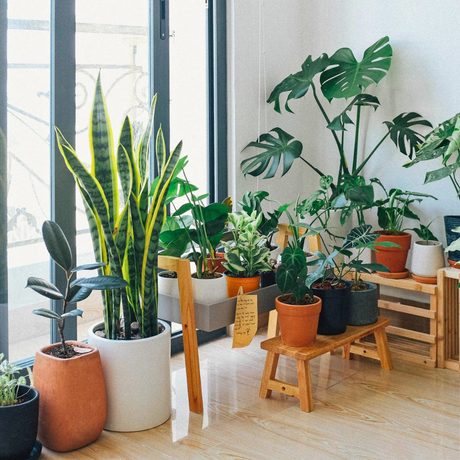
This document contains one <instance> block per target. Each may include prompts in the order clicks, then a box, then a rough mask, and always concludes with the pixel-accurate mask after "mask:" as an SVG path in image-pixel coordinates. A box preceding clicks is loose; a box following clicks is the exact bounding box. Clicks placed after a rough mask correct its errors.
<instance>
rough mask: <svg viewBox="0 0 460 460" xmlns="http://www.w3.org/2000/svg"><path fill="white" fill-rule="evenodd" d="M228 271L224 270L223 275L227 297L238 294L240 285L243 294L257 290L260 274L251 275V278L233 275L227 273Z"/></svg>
mask: <svg viewBox="0 0 460 460" xmlns="http://www.w3.org/2000/svg"><path fill="white" fill-rule="evenodd" d="M229 273H230V272H228V271H226V272H225V277H226V278H227V297H228V298H229V299H230V297H236V296H237V295H238V290H239V289H240V286H242V287H243V294H246V293H247V292H252V291H257V289H259V286H260V276H253V277H251V278H240V277H238V276H233V275H230V274H229Z"/></svg>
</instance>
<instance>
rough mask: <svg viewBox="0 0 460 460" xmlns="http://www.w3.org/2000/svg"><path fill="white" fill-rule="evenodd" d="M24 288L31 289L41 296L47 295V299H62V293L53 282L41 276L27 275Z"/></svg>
mask: <svg viewBox="0 0 460 460" xmlns="http://www.w3.org/2000/svg"><path fill="white" fill-rule="evenodd" d="M26 288H30V289H33V290H34V291H35V292H38V293H39V294H41V295H42V296H45V297H48V299H52V300H62V299H63V298H64V295H63V294H62V293H61V291H60V290H59V289H58V288H57V287H56V286H55V285H54V284H51V283H50V282H49V281H46V280H44V279H42V278H36V277H34V276H31V277H29V278H28V279H27V284H26Z"/></svg>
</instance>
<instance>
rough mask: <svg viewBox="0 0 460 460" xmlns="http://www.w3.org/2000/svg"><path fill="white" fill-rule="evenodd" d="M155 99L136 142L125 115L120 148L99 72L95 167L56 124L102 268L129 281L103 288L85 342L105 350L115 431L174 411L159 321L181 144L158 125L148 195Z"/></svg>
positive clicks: (93, 122) (109, 424)
mask: <svg viewBox="0 0 460 460" xmlns="http://www.w3.org/2000/svg"><path fill="white" fill-rule="evenodd" d="M155 105H156V96H155V97H154V98H153V101H152V105H151V109H150V113H149V119H148V122H147V126H146V129H145V131H144V132H142V133H141V136H140V141H139V144H138V145H137V146H135V145H134V137H133V129H132V126H131V121H130V119H129V117H126V118H125V120H124V122H123V126H122V128H121V134H120V137H119V141H118V144H116V149H115V148H114V143H113V138H112V131H111V124H110V121H109V115H108V111H107V106H106V103H105V98H104V96H103V93H102V88H101V81H100V76H99V77H98V80H97V83H96V90H95V96H94V102H93V108H92V112H91V117H90V125H89V131H90V144H91V147H92V152H93V155H92V166H91V171H88V170H87V169H86V167H85V166H84V164H83V163H82V161H81V160H80V159H79V157H78V155H77V153H76V152H75V150H74V149H73V148H72V146H71V145H70V144H69V143H68V142H67V141H66V140H65V139H64V137H63V136H62V134H61V132H60V131H59V130H58V129H57V130H56V133H57V144H58V147H59V150H60V152H61V154H62V155H63V157H64V160H65V162H66V164H67V167H68V168H69V169H70V171H71V172H72V173H73V175H74V177H75V180H76V182H77V185H78V188H79V190H80V192H81V194H82V198H83V203H84V204H85V209H86V214H87V218H88V223H89V226H90V231H91V236H92V240H93V247H94V252H95V255H96V258H99V257H100V259H101V260H102V261H103V262H106V264H107V265H106V266H104V267H102V268H101V270H102V271H103V272H104V273H105V274H109V273H110V274H113V275H116V276H119V277H122V278H123V279H125V280H126V281H127V283H128V284H129V287H128V288H125V289H121V291H119V292H116V291H114V292H113V293H110V292H106V293H105V295H104V296H103V302H104V323H100V324H96V325H95V326H93V327H91V328H90V330H89V333H88V334H89V335H88V343H89V344H90V345H92V346H96V347H97V348H98V349H99V351H100V353H101V359H102V364H103V370H104V376H105V380H106V385H107V403H108V409H107V421H106V425H105V428H106V429H109V430H113V431H139V430H145V429H148V428H153V427H154V426H157V425H160V424H162V423H164V422H165V421H166V420H168V418H169V417H170V415H171V384H170V354H171V352H170V347H171V340H170V337H171V330H170V327H169V325H168V324H167V323H165V322H162V321H159V320H158V276H157V272H158V251H159V234H160V231H161V227H162V224H163V221H164V217H165V215H166V207H165V201H166V197H167V193H168V189H169V186H170V183H171V180H172V178H173V177H174V174H175V171H176V168H177V167H178V162H179V156H180V152H181V149H182V142H180V143H179V144H178V145H177V147H176V148H175V149H174V150H173V151H172V152H171V153H168V152H167V151H166V144H165V140H164V136H163V131H162V129H161V127H160V129H159V130H158V133H157V136H156V143H155V150H156V160H157V164H158V177H159V179H158V180H157V181H156V185H155V187H154V190H153V193H152V194H151V197H150V198H149V190H150V183H149V164H150V163H149V158H150V143H151V142H150V141H151V136H152V130H153V120H154V112H155ZM118 181H120V184H121V189H122V190H121V191H122V200H119V193H118ZM120 201H121V203H120ZM133 338H134V339H136V340H132V339H133ZM133 388H135V389H136V391H134V392H133V391H132V389H133Z"/></svg>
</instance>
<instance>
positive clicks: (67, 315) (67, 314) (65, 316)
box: [61, 308, 83, 318]
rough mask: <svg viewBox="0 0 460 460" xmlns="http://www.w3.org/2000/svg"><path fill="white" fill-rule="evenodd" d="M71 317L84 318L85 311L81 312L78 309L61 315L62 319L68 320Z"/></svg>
mask: <svg viewBox="0 0 460 460" xmlns="http://www.w3.org/2000/svg"><path fill="white" fill-rule="evenodd" d="M70 316H80V317H82V316H83V310H81V309H80V308H76V309H75V310H71V311H69V312H67V313H64V314H63V315H61V318H67V317H70Z"/></svg>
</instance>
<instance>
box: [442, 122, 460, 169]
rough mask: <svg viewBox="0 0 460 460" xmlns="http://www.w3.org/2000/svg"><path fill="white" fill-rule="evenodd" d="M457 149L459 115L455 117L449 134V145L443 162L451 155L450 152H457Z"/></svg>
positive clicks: (459, 130)
mask: <svg viewBox="0 0 460 460" xmlns="http://www.w3.org/2000/svg"><path fill="white" fill-rule="evenodd" d="M459 149H460V116H459V117H457V121H456V122H455V127H454V130H453V132H452V136H451V139H450V142H449V145H448V147H447V151H446V154H445V156H444V159H443V161H442V162H443V164H447V161H448V160H449V158H450V157H451V156H452V154H454V153H455V152H458V150H459ZM457 161H458V159H457Z"/></svg>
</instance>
